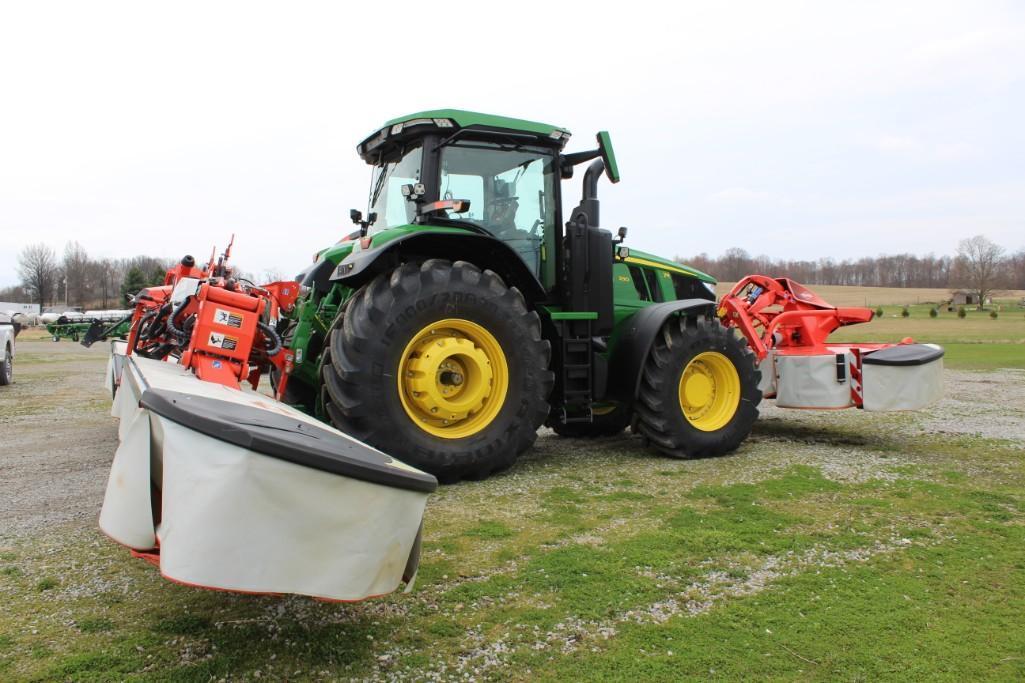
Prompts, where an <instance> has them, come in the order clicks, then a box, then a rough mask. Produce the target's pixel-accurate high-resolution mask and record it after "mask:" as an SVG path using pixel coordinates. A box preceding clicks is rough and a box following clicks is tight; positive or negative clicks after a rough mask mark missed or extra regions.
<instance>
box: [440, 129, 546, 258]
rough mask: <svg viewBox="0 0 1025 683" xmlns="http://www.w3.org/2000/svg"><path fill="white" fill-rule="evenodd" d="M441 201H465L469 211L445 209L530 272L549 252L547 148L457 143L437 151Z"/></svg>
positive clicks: (449, 214) (452, 218)
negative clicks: (501, 245)
mask: <svg viewBox="0 0 1025 683" xmlns="http://www.w3.org/2000/svg"><path fill="white" fill-rule="evenodd" d="M440 181H441V186H440V189H439V193H440V198H441V199H467V200H469V201H470V209H469V211H466V212H464V213H458V214H457V213H452V212H449V213H447V217H448V218H449V219H450V220H454V221H462V222H469V223H473V224H475V225H477V226H478V227H480V228H483V229H484V230H486V231H487V232H489V233H491V234H492V235H494V236H495V237H497V238H498V239H500V240H502V241H503V242H506V243H507V244H508V245H509V246H510V247H512V249H513V250H514V251H515V252H516V253H517V254H519V255H520V258H522V259H523V260H524V262H525V263H526V264H527V266H528V267H529V268H530V269H531V271H532V272H533V273H534V274H535V275H540V274H541V268H542V265H543V264H542V262H543V261H545V260H547V258H548V256H549V255H550V254H553V253H554V252H553V247H554V245H552V244H546V240H548V241H550V240H553V239H554V233H555V231H554V227H555V195H554V189H553V188H554V184H555V178H554V163H553V155H552V153H551V152H550V151H548V150H545V149H542V148H535V147H527V146H519V147H516V148H513V149H510V148H509V146H502V145H499V144H495V143H487V142H457V143H453V144H450V145H447V146H445V147H443V148H442V150H441V177H440Z"/></svg>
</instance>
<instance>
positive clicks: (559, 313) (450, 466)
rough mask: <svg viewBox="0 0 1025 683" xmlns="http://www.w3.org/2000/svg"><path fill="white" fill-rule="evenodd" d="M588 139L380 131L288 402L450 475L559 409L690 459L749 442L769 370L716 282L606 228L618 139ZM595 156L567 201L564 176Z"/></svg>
mask: <svg viewBox="0 0 1025 683" xmlns="http://www.w3.org/2000/svg"><path fill="white" fill-rule="evenodd" d="M569 139H570V133H569V131H568V130H566V129H564V128H559V127H556V126H550V125H546V124H542V123H535V122H531V121H523V120H518V119H512V118H505V117H501V116H492V115H487V114H478V113H473V112H467V111H458V110H449V109H445V110H438V111H426V112H420V113H417V114H411V115H409V116H403V117H401V118H397V119H394V120H392V121H389V122H388V123H386V124H385V125H384V126H383V127H382V128H380V129H379V130H377V131H375V132H374V133H373V134H371V135H370V136H369V137H367V138H366V139H365V140H364V141H363V142H362V143H360V145H359V146H358V152H359V155H360V157H361V158H362V159H363V160H364V161H366V163H367V164H369V165H370V166H371V167H372V168H373V172H372V180H371V183H370V197H369V203H368V210H367V213H366V215H364V214H363V213H362V212H360V211H356V210H353V211H352V212H351V217H352V220H353V222H354V223H355V224H356V225H357V226H358V230H356V231H355V232H354V233H353V234H352V235H350V236H349V237H348V238H346V239H344V240H342V241H341V242H339V243H337V244H335V245H334V246H332V247H329V248H327V249H325V250H323V251H321V252H320V253H319V254H317V256H316V259H315V261H314V263H313V264H312V265H311V266H310V267H309V268H308V269H306V270H305V271H304V272H303V273H302V274H301V275H300V277H299V279H300V281H301V282H302V285H303V287H302V294H301V297H300V300H299V302H298V304H297V306H296V309H295V311H294V312H293V314H292V317H291V319H290V320H289V321H287V323H286V326H283V327H282V329H281V331H282V332H283V333H284V337H285V341H286V343H287V346H288V347H289V348H290V349H291V350H292V352H293V353H294V367H293V371H292V372H291V374H290V376H289V380H288V383H287V391H286V400H287V401H289V402H290V403H293V404H296V405H300V406H302V407H304V408H305V409H306V410H308V411H310V412H313V413H315V414H316V415H318V416H319V417H321V418H322V419H324V420H327V421H330V422H331V423H332V424H333V425H334V426H336V427H338V428H339V429H341V430H343V431H345V432H346V433H349V434H351V435H353V436H354V437H356V438H358V439H360V440H363V441H365V442H367V443H369V444H371V445H372V446H375V447H377V448H379V449H381V450H383V451H385V452H387V453H391V454H394V455H395V456H396V457H399V458H400V459H403V460H405V461H407V462H409V463H410V464H412V465H415V466H416V467H419V468H421V469H423V470H426V471H428V472H431V473H433V474H434V475H436V476H437V477H438V478H439V479H441V480H442V481H456V480H459V479H481V478H484V477H487V476H488V475H489V474H491V473H493V472H496V471H499V470H502V469H504V468H506V467H509V465H511V464H512V463H513V462H514V461H515V460H516V458H517V457H518V456H519V455H520V454H521V453H523V452H524V451H525V450H526V449H527V448H529V447H530V446H531V444H533V442H534V439H535V438H536V434H537V430H538V428H539V427H541V426H542V425H543V424H547V425H548V426H550V427H551V428H552V429H554V430H555V432H557V433H558V434H560V435H563V436H570V437H601V436H606V437H607V436H611V435H614V434H617V433H619V432H621V431H622V430H623V429H625V428H626V427H627V426H632V428H633V429H634V431H636V432H639V433H640V434H641V435H642V436H643V437H644V438H646V439H647V441H648V442H649V443H650V444H651V445H652V446H653V447H654V448H656V449H657V450H659V451H661V452H662V453H665V454H667V455H670V456H676V457H686V456H712V455H719V454H723V453H727V452H729V451H731V450H733V449H735V448H736V447H737V446H738V445H739V444H740V443H741V442H742V441H743V440H744V438H745V437H746V436H747V434H748V432H749V430H750V428H751V425H752V423H753V422H754V420H755V419H756V417H757V414H758V411H757V405H758V402H759V400H760V398H761V393H760V391H759V389H758V383H759V371H758V370H757V367H756V364H755V360H754V356H753V354H752V353H751V351H750V350H748V348H747V345H746V343H745V342H744V341H743V340H742V339H739V338H737V337H736V336H734V335H733V334H731V333H730V332H728V331H727V330H726V329H725V328H724V327H723V326H721V325H720V324H719V322H718V319H717V317H716V314H715V313H716V312H715V295H714V289H713V285H714V284H715V281H714V280H713V279H712V278H711V277H710V276H708V275H706V274H704V273H701V272H698V271H696V270H694V269H692V268H688V267H686V266H682V265H680V264H678V263H676V262H673V261H670V260H667V259H662V258H658V257H656V256H652V255H650V254H645V253H641V252H638V251H636V250H632V249H630V248H629V247H628V246H627V245H625V244H624V243H623V241H624V238H625V237H626V229H625V228H620V229H619V231H618V234H617V236H616V237H615V238H614V237H613V234H612V233H611V232H610V231H608V230H605V229H602V228H601V227H600V226H601V223H600V220H599V210H598V209H599V202H598V193H597V187H598V181H599V178H600V177H601V176H602V174H603V173H604V175H606V176H607V177H608V179H609V180H610V181H611V182H613V183H615V182H618V181H619V169H618V167H617V165H616V158H615V154H614V152H613V149H612V144H611V141H610V139H609V135H608V133H605V132H601V133H598V135H597V148H596V149H593V150H589V151H580V152H574V153H564V152H563V148H564V147H565V146H566V143H567V142H568V141H569ZM588 162H589V163H588ZM585 163H588V165H587V167H586V170H585V171H584V172H583V193H582V196H581V198H580V203H579V204H578V205H577V207H576V208H575V209H573V211H572V212H571V213H570V214H569V215H568V216H563V215H562V208H561V206H562V192H563V184H562V181H563V180H569V179H570V178H572V177H573V175H574V173H575V171H576V169H577V167H578V166H580V165H581V164H585Z"/></svg>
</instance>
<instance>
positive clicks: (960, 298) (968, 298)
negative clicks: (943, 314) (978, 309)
mask: <svg viewBox="0 0 1025 683" xmlns="http://www.w3.org/2000/svg"><path fill="white" fill-rule="evenodd" d="M978 303H979V298H978V297H977V296H976V295H975V294H973V293H971V292H966V291H964V290H963V289H959V290H957V291H954V292H951V293H950V305H951V306H977V305H978Z"/></svg>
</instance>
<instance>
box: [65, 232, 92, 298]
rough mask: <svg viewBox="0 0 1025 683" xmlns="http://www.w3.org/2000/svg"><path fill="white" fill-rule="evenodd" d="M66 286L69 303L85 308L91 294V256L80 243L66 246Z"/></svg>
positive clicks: (69, 243)
mask: <svg viewBox="0 0 1025 683" xmlns="http://www.w3.org/2000/svg"><path fill="white" fill-rule="evenodd" d="M63 265H64V286H65V287H67V290H68V295H67V299H68V302H69V303H71V304H74V305H76V306H81V307H83V308H84V307H85V304H86V300H87V299H89V296H90V294H91V292H90V291H89V290H90V289H91V287H90V284H91V283H90V278H89V275H90V273H89V270H90V268H89V254H87V253H86V251H85V248H84V247H83V246H82V245H81V244H79V243H78V242H68V243H67V244H66V245H64V264H63Z"/></svg>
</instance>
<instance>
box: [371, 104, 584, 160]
mask: <svg viewBox="0 0 1025 683" xmlns="http://www.w3.org/2000/svg"><path fill="white" fill-rule="evenodd" d="M431 129H434V130H436V131H438V132H441V133H448V134H458V133H459V132H460V131H463V130H466V131H467V133H476V134H478V135H480V134H484V135H486V134H487V133H492V132H493V133H499V134H500V133H502V132H503V131H505V132H507V133H510V134H518V135H527V136H534V137H537V138H538V139H539V142H543V143H546V144H551V145H554V146H556V147H558V148H559V149H561V148H562V147H563V146H564V145H565V144H566V142H567V141H568V140H569V137H570V132H569V131H568V130H567V129H565V128H561V127H559V126H552V125H549V124H547V123H538V122H537V121H527V120H525V119H514V118H510V117H508V116H495V115H493V114H482V113H480V112H474V111H465V110H463V109H431V110H428V111H420V112H416V113H415V114H406V115H405V116H400V117H398V118H394V119H392V120H390V121H388V122H386V123H385V124H384V125H383V126H382V127H381V128H378V129H377V130H375V131H374V132H373V133H371V134H370V135H369V136H367V137H366V138H365V139H364V140H363V141H362V142H361V143H360V144H359V146H358V147H357V148H356V149H357V152H358V153H359V155H360V156H361V157H362V158H363V160H364V161H366V162H368V163H374V161H373V159H374V158H375V157H376V156H377V154H379V153H381V152H387V151H388V150H392V149H395V148H396V147H400V146H401V145H402V144H403V141H405V140H410V139H413V138H416V137H419V136H421V135H423V134H424V133H427V132H428V131H429V130H431Z"/></svg>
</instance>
